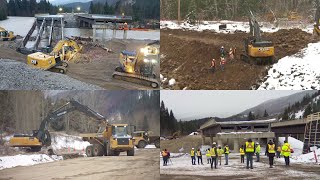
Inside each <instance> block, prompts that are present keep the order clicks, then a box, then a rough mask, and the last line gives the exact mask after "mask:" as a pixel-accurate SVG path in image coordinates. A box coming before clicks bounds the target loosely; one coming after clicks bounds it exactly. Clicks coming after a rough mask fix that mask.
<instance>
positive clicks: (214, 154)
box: [210, 148, 216, 156]
mask: <svg viewBox="0 0 320 180" xmlns="http://www.w3.org/2000/svg"><path fill="white" fill-rule="evenodd" d="M210 155H211V156H216V148H211V149H210Z"/></svg>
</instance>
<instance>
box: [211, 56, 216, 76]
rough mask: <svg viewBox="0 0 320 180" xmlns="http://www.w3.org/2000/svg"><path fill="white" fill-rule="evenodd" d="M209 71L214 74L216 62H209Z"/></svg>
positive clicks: (213, 60)
mask: <svg viewBox="0 0 320 180" xmlns="http://www.w3.org/2000/svg"><path fill="white" fill-rule="evenodd" d="M210 68H211V71H212V72H213V73H214V72H215V70H216V60H215V59H214V58H213V59H212V61H211V67H210Z"/></svg>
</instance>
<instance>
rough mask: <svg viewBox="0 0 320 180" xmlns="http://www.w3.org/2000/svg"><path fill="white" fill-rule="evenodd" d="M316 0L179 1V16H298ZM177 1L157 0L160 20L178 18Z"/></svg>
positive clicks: (237, 17)
mask: <svg viewBox="0 0 320 180" xmlns="http://www.w3.org/2000/svg"><path fill="white" fill-rule="evenodd" d="M317 3H318V4H319V1H318V0H201V1H198V0H181V7H180V9H181V19H188V18H195V19H198V20H217V19H230V20H239V19H242V18H243V17H246V16H247V14H248V10H252V11H253V12H259V15H261V16H264V17H267V16H269V15H271V16H273V15H275V16H276V17H287V14H288V13H289V12H290V11H295V12H299V14H300V15H302V16H305V17H307V16H309V15H310V14H312V15H313V14H314V13H313V12H312V10H313V8H314V7H316V4H317ZM177 14H178V0H161V19H170V20H174V19H178V17H177V16H178V15H177Z"/></svg>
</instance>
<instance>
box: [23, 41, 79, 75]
mask: <svg viewBox="0 0 320 180" xmlns="http://www.w3.org/2000/svg"><path fill="white" fill-rule="evenodd" d="M81 50H82V46H80V45H78V44H77V43H76V42H75V41H73V40H61V41H59V42H58V43H57V45H56V46H55V47H54V49H53V50H52V52H51V53H50V54H45V53H42V52H36V53H33V54H29V55H28V58H27V64H29V65H30V66H32V67H35V68H39V69H43V70H51V71H56V72H59V73H62V74H64V73H65V72H66V70H67V69H66V68H67V66H68V63H67V61H70V60H72V59H73V58H74V56H75V55H76V54H77V53H78V52H80V51H81Z"/></svg>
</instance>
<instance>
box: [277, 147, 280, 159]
mask: <svg viewBox="0 0 320 180" xmlns="http://www.w3.org/2000/svg"><path fill="white" fill-rule="evenodd" d="M280 154H281V146H280V145H279V146H278V148H277V158H280Z"/></svg>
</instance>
